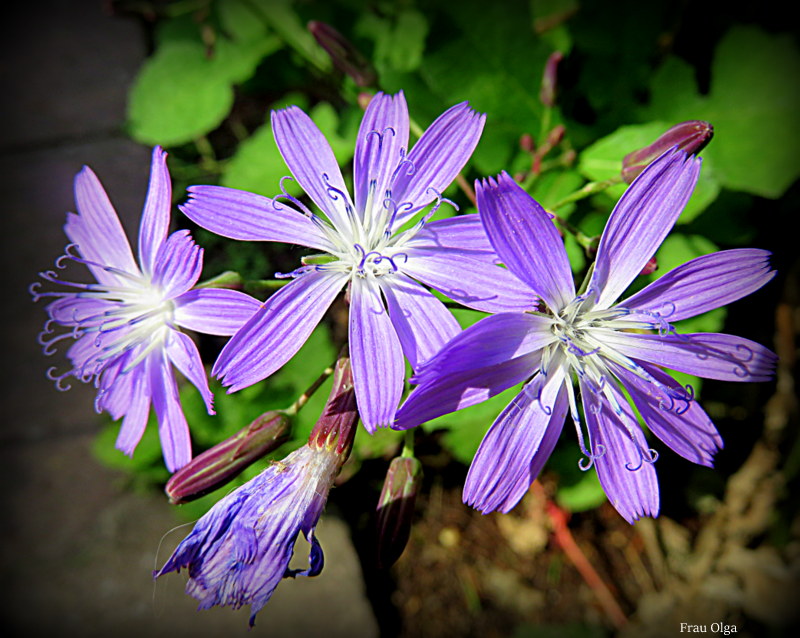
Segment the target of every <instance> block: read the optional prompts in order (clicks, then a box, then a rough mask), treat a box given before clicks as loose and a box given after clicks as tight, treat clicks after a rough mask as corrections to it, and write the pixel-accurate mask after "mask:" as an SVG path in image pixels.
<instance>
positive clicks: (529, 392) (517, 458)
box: [463, 369, 568, 514]
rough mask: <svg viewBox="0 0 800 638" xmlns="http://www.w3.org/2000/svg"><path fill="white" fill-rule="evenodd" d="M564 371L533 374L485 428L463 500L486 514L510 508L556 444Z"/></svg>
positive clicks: (563, 403) (564, 402) (564, 404)
mask: <svg viewBox="0 0 800 638" xmlns="http://www.w3.org/2000/svg"><path fill="white" fill-rule="evenodd" d="M563 381H564V375H563V373H561V372H560V369H559V372H558V373H557V374H554V375H552V376H551V377H545V376H544V375H541V374H540V375H537V376H536V377H535V378H534V379H533V381H531V382H530V383H529V384H528V385H527V386H526V387H525V389H524V390H523V391H522V392H521V393H520V394H519V395H517V397H516V398H515V399H514V401H512V402H511V403H510V404H509V405H508V406H507V407H506V408H505V409H504V410H503V412H501V413H500V416H498V417H497V420H496V421H495V422H494V423H493V424H492V427H491V428H489V431H488V432H487V433H486V436H485V437H484V439H483V441H481V445H480V447H479V448H478V451H477V453H476V454H475V458H474V459H473V460H472V464H471V465H470V468H469V473H468V474H467V480H466V482H465V483H464V495H463V496H464V502H465V503H466V504H467V505H472V506H473V507H475V508H476V509H478V510H480V511H481V512H483V513H484V514H488V513H489V512H494V511H496V510H500V511H501V512H509V511H510V510H512V509H513V508H514V506H515V505H516V504H517V503H519V501H520V499H521V498H522V497H523V496H524V495H525V493H526V492H527V491H528V488H530V485H531V483H533V481H534V480H535V479H536V476H537V475H538V473H539V471H540V470H541V468H542V466H543V465H544V463H545V462H546V461H547V459H548V458H549V456H550V454H551V453H552V451H553V447H555V444H556V441H557V440H558V436H559V434H560V433H561V428H562V427H563V425H564V419H565V417H566V414H567V406H568V401H567V392H566V389H565V388H564V384H563Z"/></svg>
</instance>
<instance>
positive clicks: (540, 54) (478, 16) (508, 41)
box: [420, 2, 550, 174]
mask: <svg viewBox="0 0 800 638" xmlns="http://www.w3.org/2000/svg"><path fill="white" fill-rule="evenodd" d="M447 10H448V11H450V19H451V20H452V23H453V26H454V27H455V28H456V29H458V30H459V32H460V33H461V34H463V35H461V37H459V38H457V39H455V40H451V41H449V42H448V43H447V44H445V45H444V46H442V47H441V48H440V49H438V50H437V51H435V52H433V53H431V54H429V55H427V56H426V61H425V64H423V65H422V67H420V74H421V75H422V77H423V78H424V79H425V81H426V82H427V84H428V85H429V87H430V89H431V91H432V92H434V93H435V94H436V95H438V96H439V98H440V99H441V101H442V103H443V104H447V105H451V104H454V103H456V102H461V101H464V100H468V101H469V102H470V105H471V106H472V107H473V108H475V109H477V110H479V111H482V112H485V113H486V115H487V122H489V125H487V126H486V128H485V129H484V132H483V136H482V138H481V142H480V144H479V145H478V148H477V149H476V151H475V154H474V156H473V161H474V162H475V165H476V166H477V167H478V169H479V170H480V171H481V172H482V173H484V174H491V173H497V172H499V171H500V170H502V169H504V168H506V165H507V164H508V163H509V161H510V159H511V156H512V154H513V152H514V149H515V148H516V146H517V142H518V140H519V136H520V134H521V133H522V132H524V131H526V130H529V131H531V130H532V131H538V130H539V126H540V123H539V120H540V117H541V114H542V109H543V107H542V105H541V104H540V102H539V98H538V93H539V86H540V84H541V78H542V71H543V69H544V64H545V62H546V60H547V56H548V55H549V54H550V47H549V46H548V45H547V44H545V43H544V42H542V41H541V40H539V39H537V38H536V37H535V36H534V34H533V32H532V30H531V26H530V25H531V17H530V10H529V7H528V6H527V4H526V3H524V2H512V3H508V2H503V3H460V4H456V3H454V4H452V5H448V8H447Z"/></svg>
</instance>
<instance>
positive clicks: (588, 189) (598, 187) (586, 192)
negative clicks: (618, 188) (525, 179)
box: [550, 175, 622, 212]
mask: <svg viewBox="0 0 800 638" xmlns="http://www.w3.org/2000/svg"><path fill="white" fill-rule="evenodd" d="M621 183H622V176H621V175H619V176H617V177H612V178H611V179H607V180H605V181H602V182H589V183H588V184H586V185H585V186H584V187H583V188H581V189H580V190H577V191H575V192H574V193H572V194H571V195H567V196H566V197H565V198H564V199H562V200H561V201H559V202H556V203H555V204H553V205H552V206H551V207H550V211H551V212H552V211H554V210H558V209H559V208H561V207H562V206H566V205H567V204H571V203H572V202H577V201H579V200H581V199H585V198H587V197H591V196H592V195H596V194H597V193H602V192H603V191H604V190H606V189H607V188H610V187H611V186H615V185H616V184H621Z"/></svg>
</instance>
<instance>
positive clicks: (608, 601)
mask: <svg viewBox="0 0 800 638" xmlns="http://www.w3.org/2000/svg"><path fill="white" fill-rule="evenodd" d="M531 489H532V490H533V491H534V492H535V493H536V494H537V495H538V496H540V497H541V498H542V499H544V502H545V511H546V512H547V516H548V517H549V518H550V523H551V524H552V526H553V540H554V541H555V542H556V545H558V547H559V548H560V549H561V551H563V552H564V554H565V555H566V557H567V558H568V559H569V561H570V562H571V563H572V564H573V565H574V566H575V569H577V570H578V573H579V574H580V575H581V577H582V578H583V580H584V581H585V582H586V584H587V585H588V586H589V588H590V589H591V590H592V592H594V595H595V596H596V597H597V601H598V602H599V603H600V606H601V607H602V608H603V611H604V612H605V614H606V616H608V618H609V620H610V621H611V622H612V623H613V625H614V626H615V627H616V628H617V629H621V628H622V627H624V626H625V625H626V624H627V622H628V619H627V617H626V616H625V612H623V611H622V608H621V607H620V606H619V603H617V601H616V599H615V598H614V595H613V594H612V593H611V590H610V589H609V587H608V585H606V584H605V582H604V581H603V579H602V578H601V577H600V574H598V573H597V571H596V570H595V568H594V567H593V566H592V564H591V563H590V562H589V559H588V558H586V554H584V553H583V551H582V550H581V548H580V547H579V546H578V544H577V543H576V542H575V538H574V537H573V536H572V532H570V531H569V527H568V526H567V519H568V514H567V512H565V511H564V510H563V509H561V508H560V507H559V506H558V505H556V504H555V503H554V502H553V501H551V500H550V499H549V498H547V495H546V494H545V491H544V488H543V487H542V486H541V484H540V483H539V482H538V481H534V483H533V485H532V486H531Z"/></svg>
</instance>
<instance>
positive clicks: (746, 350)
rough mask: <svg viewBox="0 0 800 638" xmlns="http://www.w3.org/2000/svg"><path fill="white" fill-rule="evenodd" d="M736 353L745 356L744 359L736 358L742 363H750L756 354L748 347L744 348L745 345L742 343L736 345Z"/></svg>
mask: <svg viewBox="0 0 800 638" xmlns="http://www.w3.org/2000/svg"><path fill="white" fill-rule="evenodd" d="M736 352H744V353H745V355H746V356H745V357H744V358H741V357H737V359H738V361H741V362H742V363H746V362H748V361H752V360H753V358H754V357H755V356H756V353H755V352H753V349H752V348H750V347H748V346H746V345H744V344H743V343H739V344H737V345H736Z"/></svg>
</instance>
